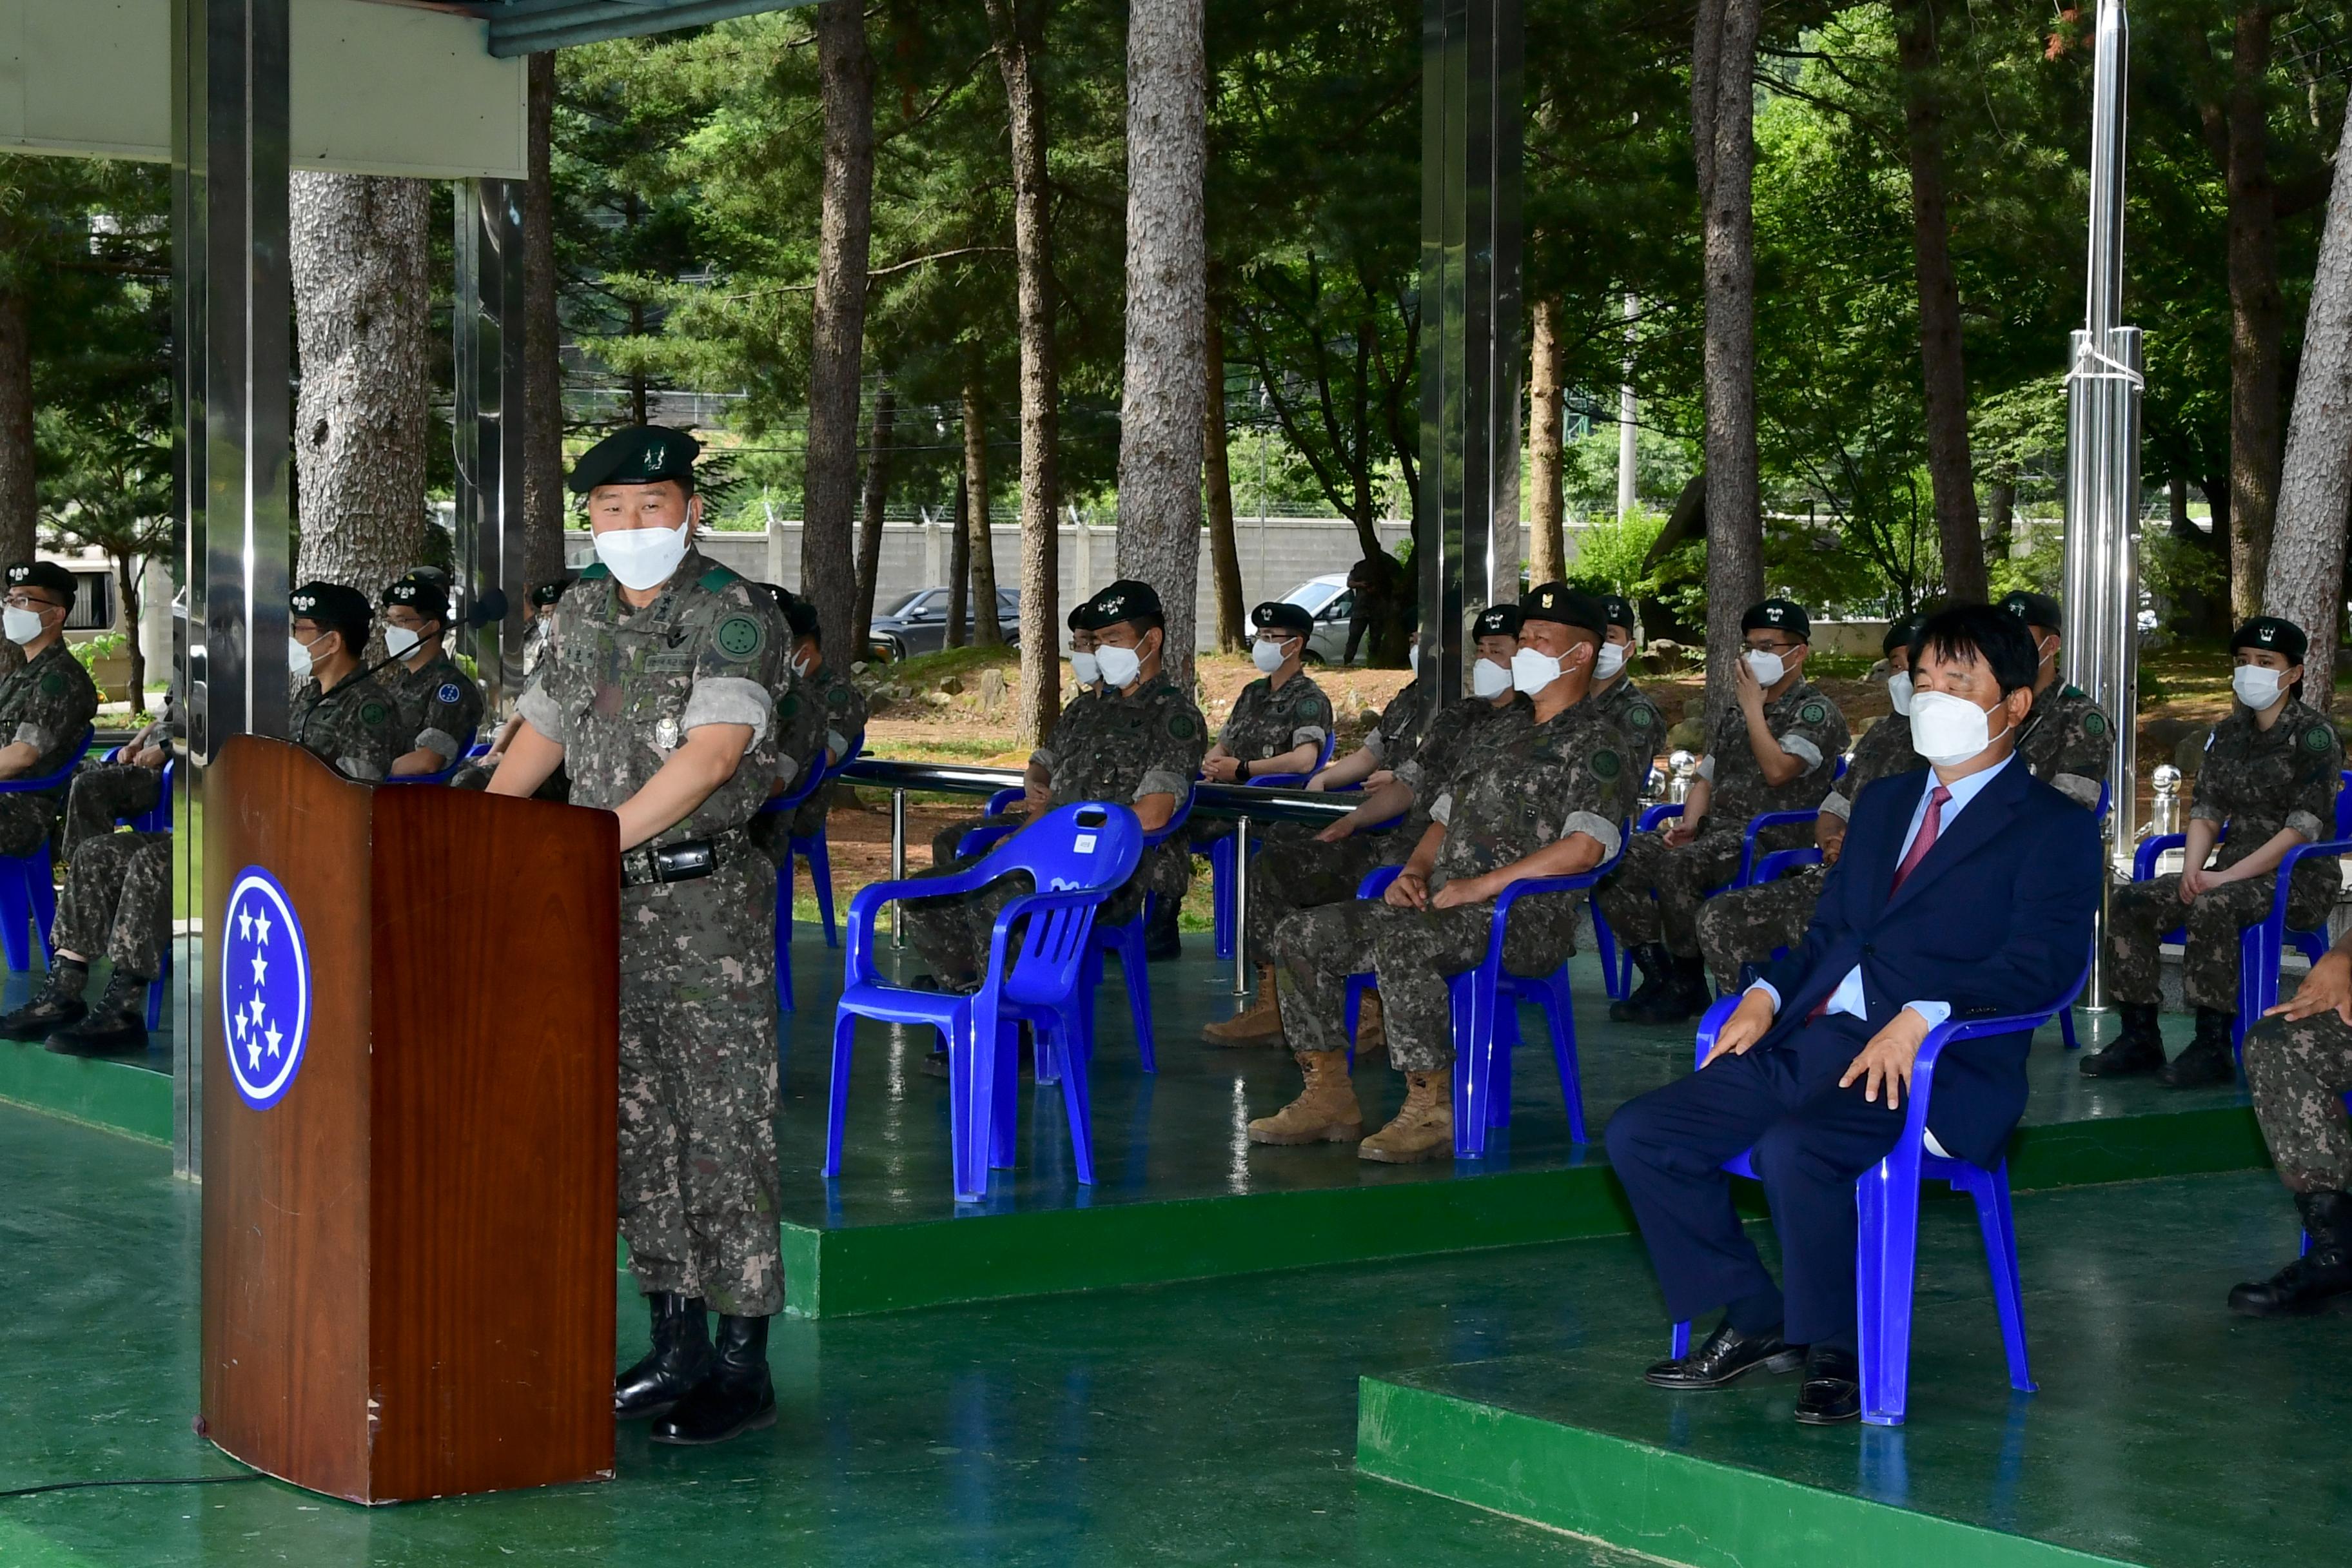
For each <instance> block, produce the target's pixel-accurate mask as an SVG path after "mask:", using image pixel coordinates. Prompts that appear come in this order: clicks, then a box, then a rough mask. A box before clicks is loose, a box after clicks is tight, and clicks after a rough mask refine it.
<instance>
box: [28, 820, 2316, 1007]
mask: <svg viewBox="0 0 2352 1568" xmlns="http://www.w3.org/2000/svg"><path fill="white" fill-rule="evenodd" d="M28 858H29V859H30V860H31V862H32V864H31V865H29V866H27V867H26V868H25V878H26V889H25V890H26V895H27V897H28V899H29V901H30V902H31V904H32V906H33V918H34V919H35V920H36V921H38V922H39V927H40V932H41V963H42V964H43V965H44V966H45V967H46V966H47V964H48V963H50V962H51V961H53V960H54V959H55V958H56V957H57V950H56V949H55V948H53V947H51V946H50V945H49V932H50V931H51V930H53V929H54V928H55V927H56V925H57V923H58V873H57V864H56V862H55V861H53V860H51V859H50V858H49V842H48V840H47V839H46V838H45V839H43V840H41V847H40V848H38V849H37V850H35V851H34V852H33V854H32V855H31V856H30V857H28ZM2271 972H2272V973H2273V974H2275V973H2278V968H2277V965H2276V964H2275V963H2274V964H2273V965H2272V969H2271Z"/></svg>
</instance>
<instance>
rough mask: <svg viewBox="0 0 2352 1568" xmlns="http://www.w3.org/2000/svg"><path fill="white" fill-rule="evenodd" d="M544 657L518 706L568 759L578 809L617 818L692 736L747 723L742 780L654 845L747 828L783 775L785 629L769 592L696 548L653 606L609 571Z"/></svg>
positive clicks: (586, 576) (558, 609) (575, 606)
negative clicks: (629, 597)
mask: <svg viewBox="0 0 2352 1568" xmlns="http://www.w3.org/2000/svg"><path fill="white" fill-rule="evenodd" d="M541 613H542V614H547V615H551V616H552V620H551V625H550V626H549V628H548V638H547V653H546V656H545V657H544V658H542V659H541V663H540V667H539V674H538V676H537V677H536V678H535V679H533V680H532V681H531V683H530V687H529V688H527V689H525V690H524V692H523V694H522V697H521V699H520V701H519V702H518V703H517V705H516V707H517V711H519V712H520V713H521V715H522V716H523V718H524V719H525V720H527V721H529V722H530V726H531V728H532V729H534V730H537V731H539V732H540V733H541V734H542V735H545V736H546V737H547V738H548V739H549V740H551V741H553V742H556V743H557V744H558V745H560V746H562V748H563V766H564V771H565V772H566V773H569V774H570V775H571V778H572V804H573V805H586V806H596V807H601V808H603V809H604V810H607V811H610V810H613V809H614V808H615V807H617V806H618V805H621V803H622V802H624V801H625V800H627V799H628V798H629V797H630V796H632V795H635V794H636V793H637V792H638V791H639V790H641V789H643V788H644V787H645V786H646V784H647V783H648V782H649V781H650V780H651V779H652V778H653V776H654V774H656V773H658V772H660V771H661V768H662V764H663V763H667V761H668V760H669V758H670V755H671V753H672V752H676V751H677V749H678V747H679V746H681V745H683V744H685V742H686V737H687V734H688V731H692V730H695V729H697V728H698V727H700V726H702V725H705V724H743V725H748V726H750V728H751V746H750V747H749V748H748V749H747V750H746V751H745V752H744V753H743V761H742V763H740V765H739V766H738V767H737V768H736V770H735V773H734V774H733V776H732V777H730V779H729V780H728V781H727V782H726V783H725V784H721V785H719V787H718V788H717V789H716V790H714V791H712V792H711V794H710V796H709V799H707V800H705V801H704V802H703V803H702V805H700V806H699V807H698V808H697V809H696V810H695V812H694V814H693V815H692V816H689V817H688V818H687V819H686V820H685V821H683V822H680V823H678V824H677V826H674V827H672V828H670V829H669V831H668V832H667V833H665V834H662V835H661V836H660V837H658V838H656V840H654V842H655V843H656V844H667V843H675V842H678V841H680V840H684V839H690V838H705V837H711V836H713V835H717V834H722V833H727V832H730V831H731V830H733V829H736V828H740V827H741V826H743V825H744V824H745V823H746V822H749V821H750V820H751V814H752V813H753V812H755V811H757V810H758V809H759V808H760V805H761V803H762V802H764V801H765V800H766V799H767V798H768V786H769V784H771V782H772V780H773V779H774V777H775V775H776V772H777V763H776V756H777V752H776V736H775V730H776V725H775V722H774V720H775V706H776V703H775V697H774V691H775V689H776V688H777V687H778V686H779V684H781V682H782V679H783V678H784V677H786V676H788V675H789V674H790V668H789V666H788V665H787V663H786V660H785V649H786V648H787V647H789V646H790V634H789V628H788V627H787V626H785V624H784V618H783V615H782V612H781V611H779V610H778V609H777V608H776V605H775V602H774V601H773V600H772V599H771V598H769V597H768V595H767V593H766V591H765V590H763V589H759V588H755V587H753V586H752V585H751V584H749V583H747V582H745V581H744V580H743V579H742V578H741V577H739V576H737V575H736V574H734V573H733V572H730V571H729V570H728V569H727V568H726V567H724V566H720V565H719V564H717V563H715V562H713V561H712V560H711V559H710V558H709V556H707V555H704V554H703V553H702V552H700V551H698V550H689V551H688V552H687V555H686V559H685V560H684V561H683V562H682V563H679V565H678V568H677V571H676V572H675V573H673V574H671V575H670V579H669V581H668V582H667V583H666V584H663V585H662V588H661V590H660V592H659V593H658V594H657V595H656V596H655V598H654V601H653V603H651V604H650V605H646V606H645V607H644V608H643V609H634V608H632V607H631V606H630V605H629V604H628V602H627V601H626V600H625V599H623V598H622V597H621V592H620V586H619V584H616V583H614V581H613V579H612V574H611V573H610V572H609V571H607V570H606V569H605V567H604V564H603V563H596V564H594V565H592V566H590V567H589V568H588V569H587V570H586V571H584V572H583V573H582V574H580V579H579V581H578V582H577V583H575V584H573V585H572V591H571V592H570V593H568V594H566V595H564V596H563V598H562V602H561V603H560V604H557V605H554V606H553V607H552V609H551V610H550V611H544V612H541Z"/></svg>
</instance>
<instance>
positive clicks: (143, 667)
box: [114, 555, 147, 713]
mask: <svg viewBox="0 0 2352 1568" xmlns="http://www.w3.org/2000/svg"><path fill="white" fill-rule="evenodd" d="M138 564H139V563H138V560H137V558H136V557H134V556H130V555H117V556H116V557H115V558H114V594H115V603H116V604H117V605H120V606H121V611H120V613H121V616H122V651H123V652H124V653H125V654H126V655H128V656H129V658H130V659H131V690H130V692H129V696H130V699H131V711H132V712H133V713H144V712H146V711H147V649H146V647H144V646H143V645H142V643H141V642H140V640H139V572H138Z"/></svg>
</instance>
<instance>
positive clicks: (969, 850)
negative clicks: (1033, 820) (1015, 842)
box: [955, 821, 1020, 855]
mask: <svg viewBox="0 0 2352 1568" xmlns="http://www.w3.org/2000/svg"><path fill="white" fill-rule="evenodd" d="M1019 831H1020V825H1019V824H1017V823H1013V822H1009V821H1006V822H984V823H982V824H981V825H980V826H978V827H975V828H973V829H971V831H970V832H969V833H966V834H965V835H964V836H963V837H961V838H959V839H957V840H956V850H955V852H956V853H957V854H958V855H978V854H980V853H981V852H982V851H983V850H987V849H992V848H994V847H996V846H997V845H999V844H1002V843H1003V842H1004V841H1005V840H1006V839H1008V838H1010V837H1013V835H1014V834H1015V833H1017V832H1019Z"/></svg>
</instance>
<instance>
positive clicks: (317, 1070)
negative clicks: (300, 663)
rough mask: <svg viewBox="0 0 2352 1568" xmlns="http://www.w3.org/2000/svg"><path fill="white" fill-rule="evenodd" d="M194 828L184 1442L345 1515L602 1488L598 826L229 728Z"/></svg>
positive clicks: (608, 834) (604, 1062)
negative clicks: (198, 1309)
mask: <svg viewBox="0 0 2352 1568" xmlns="http://www.w3.org/2000/svg"><path fill="white" fill-rule="evenodd" d="M204 811H205V902H204V910H205V942H204V954H205V1005H204V1014H203V1016H204V1052H205V1055H204V1060H203V1063H202V1074H201V1082H202V1083H203V1086H204V1373H203V1381H204V1387H203V1408H204V1418H205V1430H206V1433H207V1435H208V1436H210V1437H211V1438H212V1440H213V1441H214V1442H215V1443H217V1444H219V1445H220V1447H222V1448H223V1449H225V1450H226V1452H228V1453H229V1454H232V1455H234V1456H235V1457H236V1458H238V1459H240V1460H242V1461H244V1462H245V1463H247V1464H248V1465H252V1466H254V1467H256V1468H259V1469H262V1470H266V1471H268V1473H270V1474H271V1475H275V1476H278V1477H282V1478H283V1479H287V1480H289V1481H291V1482H293V1483H294V1484H295V1485H297V1486H300V1487H305V1488H308V1489H311V1490H313V1491H318V1492H324V1493H328V1494H330V1495H331V1496H335V1497H340V1498H348V1499H350V1500H353V1501H355V1502H368V1503H380V1502H396V1501H401V1500H408V1499H415V1498H429V1497H440V1496H446V1495H450V1494H454V1493H463V1492H485V1491H498V1490H503V1489H509V1488H515V1487H532V1486H544V1485H548V1484H550V1483H553V1482H559V1481H581V1480H592V1479H605V1478H609V1477H610V1476H611V1475H612V1473H613V1403H612V1393H613V1313H614V1293H615V1290H614V1283H615V1282H614V1232H615V1229H616V1219H615V1215H614V1204H615V1196H614V1189H615V1183H616V1176H615V1173H614V1159H615V1118H616V1115H617V1109H616V1103H615V1101H616V1094H617V1091H616V1088H615V1082H616V1075H617V1063H618V1054H619V1053H618V1033H619V1012H618V1005H619V984H620V982H619V965H618V946H619V922H620V868H619V866H620V861H619V843H618V838H617V837H616V832H615V827H614V818H613V817H612V816H609V815H607V814H605V813H603V812H592V811H583V810H578V809H575V808H573V807H572V806H565V805H551V804H549V803H546V802H542V801H533V800H509V799H505V798H492V797H489V796H487V795H482V794H480V793H478V792H476V791H468V790H455V789H448V788H445V787H439V786H435V785H396V786H395V785H387V786H385V787H383V788H381V789H371V788H369V787H367V786H366V785H362V784H352V783H350V782H349V781H347V780H345V779H343V778H341V776H340V775H338V774H337V773H334V772H333V771H332V770H331V769H330V768H328V767H327V766H326V765H324V764H323V763H320V762H319V761H317V760H316V759H315V758H313V757H312V756H311V755H310V753H309V752H304V751H302V750H301V749H300V748H299V747H296V746H291V745H289V744H286V743H285V742H278V741H269V740H262V739H258V738H256V737H251V736H238V737H236V738H235V739H232V740H230V741H229V742H227V743H226V744H225V745H224V746H223V747H222V748H221V752H220V755H219V757H218V759H217V760H216V761H215V763H214V764H213V766H212V767H211V768H210V769H209V770H208V773H207V777H206V781H205V802H204ZM232 1053H234V1057H232Z"/></svg>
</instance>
